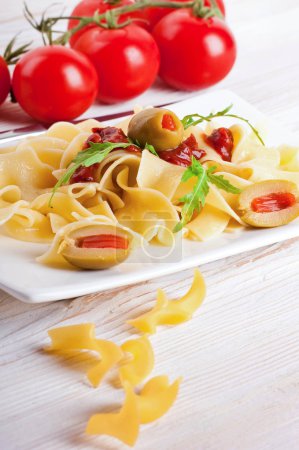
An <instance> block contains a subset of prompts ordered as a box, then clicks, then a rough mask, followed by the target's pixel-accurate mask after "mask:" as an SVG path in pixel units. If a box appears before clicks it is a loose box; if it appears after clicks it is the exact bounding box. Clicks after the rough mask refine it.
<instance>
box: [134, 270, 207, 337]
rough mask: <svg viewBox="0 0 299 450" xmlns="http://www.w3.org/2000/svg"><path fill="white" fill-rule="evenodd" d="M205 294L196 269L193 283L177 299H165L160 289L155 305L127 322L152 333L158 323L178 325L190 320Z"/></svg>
mask: <svg viewBox="0 0 299 450" xmlns="http://www.w3.org/2000/svg"><path fill="white" fill-rule="evenodd" d="M205 295H206V287H205V282H204V279H203V277H202V275H201V273H200V272H199V270H198V269H195V271H194V279H193V283H192V285H191V287H190V289H189V291H188V292H187V294H186V295H184V296H183V297H182V298H180V299H179V300H167V298H166V296H165V294H164V292H163V291H162V290H159V291H158V294H157V302H156V306H155V307H154V308H153V309H152V310H150V311H148V312H147V313H145V314H142V315H141V316H139V317H137V318H136V319H133V320H129V321H128V323H129V324H130V325H132V326H133V327H135V328H137V329H138V330H139V331H141V332H143V333H150V334H153V333H155V332H156V328H157V326H159V325H178V324H180V323H183V322H186V321H187V320H190V319H191V318H192V316H193V314H194V313H195V311H196V310H197V309H198V308H199V307H200V306H201V304H202V302H203V300H204V298H205Z"/></svg>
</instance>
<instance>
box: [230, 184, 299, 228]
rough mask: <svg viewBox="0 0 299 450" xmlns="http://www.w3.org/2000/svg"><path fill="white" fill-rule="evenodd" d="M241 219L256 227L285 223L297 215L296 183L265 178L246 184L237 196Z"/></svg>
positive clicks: (298, 199) (298, 206)
mask: <svg viewBox="0 0 299 450" xmlns="http://www.w3.org/2000/svg"><path fill="white" fill-rule="evenodd" d="M239 211H240V213H241V219H242V220H243V221H244V222H245V223H247V224H248V225H251V226H253V227H256V228H271V227H279V226H281V225H286V224H288V223H289V222H291V221H292V220H294V219H296V218H297V217H298V216H299V192H298V189H297V185H296V184H295V183H293V182H291V181H286V180H266V181H261V182H259V183H255V184H252V185H250V186H247V187H246V188H245V189H244V190H243V191H242V193H241V194H240V197H239Z"/></svg>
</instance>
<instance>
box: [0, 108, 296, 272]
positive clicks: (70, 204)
mask: <svg viewBox="0 0 299 450" xmlns="http://www.w3.org/2000/svg"><path fill="white" fill-rule="evenodd" d="M217 117H218V116H217ZM183 122H184V119H183V121H182V123H183ZM129 123H130V118H128V119H125V120H124V121H122V122H121V123H120V124H119V128H113V127H112V128H111V127H105V125H103V124H101V123H100V122H98V121H97V120H94V119H89V120H86V121H84V122H81V123H79V124H76V125H74V124H71V123H67V122H59V123H56V124H54V125H52V126H51V127H50V128H49V130H47V131H46V132H45V133H43V134H41V135H40V136H34V137H27V138H26V139H24V140H23V141H21V142H19V143H18V144H17V145H16V146H11V147H7V148H4V149H3V148H2V149H1V150H0V226H2V230H3V231H4V232H5V233H6V234H8V235H10V236H11V237H13V238H15V239H19V240H24V241H31V242H41V243H46V242H47V243H49V244H50V245H51V247H50V248H49V250H48V251H47V252H46V254H45V255H42V256H40V257H39V258H38V261H39V262H41V263H44V264H58V265H59V266H60V267H61V268H62V267H65V268H71V265H70V263H69V262H67V261H66V260H65V259H64V257H63V256H61V255H60V254H59V253H58V252H59V245H60V244H59V243H60V242H61V240H62V238H61V236H66V235H67V233H69V232H70V231H71V230H73V229H74V228H76V227H78V229H80V228H82V227H84V224H86V220H89V221H91V222H95V223H100V222H101V221H102V222H103V223H106V222H107V221H108V222H113V223H115V224H118V225H119V226H122V227H124V229H126V230H129V231H130V230H131V232H132V233H133V234H135V236H136V235H139V242H140V243H142V240H144V241H146V245H147V243H148V244H149V245H163V246H173V245H175V243H176V242H177V241H179V240H180V239H182V238H183V239H191V240H200V241H206V240H209V239H213V238H215V237H217V236H220V235H221V234H222V233H223V232H230V233H231V232H235V231H237V230H241V229H242V228H244V227H246V226H248V224H246V223H244V221H243V219H242V217H244V216H242V211H240V210H239V201H238V200H239V195H236V193H237V192H241V191H242V190H244V189H246V188H247V187H248V186H250V185H251V184H253V183H259V182H261V181H265V180H287V181H291V182H294V183H295V184H296V185H297V186H299V150H298V148H295V147H290V146H279V147H277V148H273V147H272V148H267V147H265V146H263V145H262V143H261V140H259V139H258V137H257V136H258V135H257V133H254V132H251V131H250V129H249V128H246V127H245V126H241V125H240V124H239V123H238V124H234V125H232V126H231V127H230V128H229V129H227V128H226V129H225V128H221V127H220V126H219V124H216V123H214V122H213V121H211V120H210V119H209V121H208V123H207V125H206V127H204V126H203V125H204V124H200V126H198V125H195V126H194V125H192V126H188V127H186V129H185V130H184V133H183V141H182V143H181V144H180V145H179V147H178V149H180V150H179V151H180V152H181V155H180V158H181V160H180V162H178V161H177V159H176V158H177V156H175V154H173V156H172V157H169V158H166V159H163V158H164V156H163V157H162V153H161V155H160V154H159V155H157V152H156V151H155V149H153V148H151V146H149V147H148V146H147V148H146V149H140V148H138V147H136V144H137V143H132V145H131V143H130V142H129V141H128V138H127V136H126V134H124V133H128V132H129V131H128V129H130V127H129V128H128V125H129ZM219 130H220V131H219ZM221 130H226V131H225V132H224V133H226V134H227V136H231V142H232V146H231V148H230V150H229V151H231V157H230V158H227V157H223V155H221V152H219V151H218V150H219V149H218V150H217V146H216V147H215V146H213V145H212V143H211V142H212V141H211V139H212V138H213V139H214V138H215V136H216V137H217V138H219V136H220V138H221V133H222V131H221ZM101 133H102V134H101ZM217 133H218V134H217ZM219 133H220V134H219ZM101 136H102V137H101ZM103 136H104V138H103ZM105 136H106V137H105ZM207 136H208V139H207ZM95 138H96V139H95ZM90 139H95V141H92V143H91V142H90ZM103 139H104V140H103ZM109 139H110V141H109ZM188 139H189V141H188ZM190 139H191V141H190ZM209 139H210V140H209ZM102 141H103V142H109V143H112V145H113V147H111V149H110V150H109V151H107V154H105V155H104V157H103V158H101V159H100V162H98V163H96V161H97V158H96V159H94V161H95V163H94V164H91V166H88V167H83V166H80V164H79V166H78V167H77V169H78V170H79V172H78V173H77V175H76V172H74V173H75V175H76V177H75V178H74V179H72V178H70V177H68V172H69V170H70V168H72V167H73V164H74V161H75V160H76V158H78V157H79V156H80V155H82V150H85V149H90V148H91V147H90V146H91V145H97V142H102ZM113 142H115V143H113ZM124 142H125V143H126V142H127V144H124ZM194 142H195V143H196V148H197V150H196V151H197V152H199V153H198V155H199V154H200V152H202V153H201V155H202V156H201V157H200V156H198V158H200V162H201V167H203V168H204V170H206V171H207V173H214V175H215V176H216V177H217V180H216V181H217V183H216V181H215V182H213V183H212V182H210V178H209V179H208V183H209V192H208V193H207V194H206V198H205V202H204V203H202V204H201V203H200V201H199V197H198V198H197V197H196V190H197V183H198V181H199V178H197V177H196V176H195V173H196V170H198V169H195V168H193V169H192V170H193V171H195V172H193V173H192V175H190V176H187V174H186V167H188V164H190V156H189V163H186V161H187V160H188V158H187V156H186V155H187V153H188V151H189V150H188V145H191V146H192V145H194ZM223 142H226V141H223ZM118 143H119V146H118ZM109 145H110V144H109ZM170 150H171V149H170ZM99 151H100V150H99ZM171 151H172V152H173V151H178V150H176V149H174V150H171ZM164 153H165V151H164ZM166 153H167V151H166ZM170 154H171V153H169V154H168V155H170ZM95 155H96V154H95ZM168 155H165V157H166V156H168ZM158 156H161V157H158ZM186 158H187V159H186ZM80 167H81V169H82V173H81V172H80V170H81V169H80ZM209 171H212V172H209ZM73 176H74V174H73ZM65 177H66V178H65ZM64 178H65V179H66V180H67V181H66V182H61V183H60V180H63V179H64ZM57 180H58V187H56V188H55V191H56V192H55V193H54V195H53V188H54V186H55V185H56V184H57ZM222 180H225V183H226V184H225V186H226V187H224V188H223V183H222ZM229 185H230V186H229ZM232 188H234V189H232ZM194 195H195V199H196V201H197V204H196V203H195V201H194V199H193V200H192V196H194ZM192 201H193V204H192ZM186 202H187V203H188V202H190V207H192V213H190V212H188V208H187V206H186ZM184 205H185V206H184ZM282 207H284V206H282ZM286 207H290V208H291V207H292V205H287V206H286ZM186 208H187V209H186ZM186 211H187V215H186V219H184V214H186ZM290 217H294V214H290ZM179 221H181V226H180V227H178V226H177V224H178V223H179ZM72 224H73V225H72ZM179 229H182V233H178V234H175V231H178V230H179ZM136 242H137V241H136ZM74 245H77V243H75V244H74ZM84 245H85V244H84ZM96 245H103V243H97V244H96ZM117 245H119V244H117ZM130 251H131V248H130V249H129V252H130Z"/></svg>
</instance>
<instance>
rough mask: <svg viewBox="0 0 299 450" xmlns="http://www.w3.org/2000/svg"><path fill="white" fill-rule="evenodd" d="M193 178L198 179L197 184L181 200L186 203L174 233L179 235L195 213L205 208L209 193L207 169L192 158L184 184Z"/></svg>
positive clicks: (183, 180) (183, 179)
mask: <svg viewBox="0 0 299 450" xmlns="http://www.w3.org/2000/svg"><path fill="white" fill-rule="evenodd" d="M192 177H197V182H196V184H195V185H194V188H193V190H192V191H191V192H189V193H188V194H186V195H184V196H183V197H182V198H180V199H179V201H180V202H182V203H184V206H183V208H182V211H181V220H180V222H178V223H177V224H176V226H175V227H174V229H173V231H174V233H177V232H178V231H180V230H181V229H182V228H183V227H184V226H185V225H186V224H187V223H188V222H190V220H191V219H192V216H193V213H194V212H195V211H200V209H201V208H203V206H204V204H205V200H206V196H207V195H208V193H209V184H208V177H207V172H206V170H205V168H204V167H203V166H202V165H201V164H200V162H199V161H197V159H196V158H194V156H192V162H191V166H189V167H188V168H187V169H186V170H185V172H184V173H183V175H182V180H181V181H182V182H183V183H185V182H186V181H188V180H189V179H190V178H192Z"/></svg>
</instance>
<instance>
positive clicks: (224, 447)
mask: <svg viewBox="0 0 299 450" xmlns="http://www.w3.org/2000/svg"><path fill="white" fill-rule="evenodd" d="M48 3H49V2H48V1H47V0H31V2H30V5H31V6H32V7H33V9H35V10H36V11H41V10H42V9H43V8H44V6H45V5H47V4H48ZM68 3H69V4H72V3H74V2H73V1H69V2H68ZM226 3H227V10H228V16H229V20H230V23H231V26H232V27H233V29H234V31H235V34H236V37H237V40H238V44H239V58H238V62H237V64H236V67H235V69H234V71H233V72H232V74H231V75H230V76H229V77H228V78H227V79H226V80H225V81H224V82H223V83H221V86H223V87H227V88H230V89H233V90H234V91H235V92H236V93H237V94H239V95H241V96H243V97H245V98H246V99H248V100H249V101H251V102H253V103H254V104H255V105H256V106H258V107H259V108H260V109H262V110H263V111H264V112H265V113H268V114H269V115H270V116H271V117H273V118H274V119H277V120H279V121H281V122H283V123H285V126H286V127H288V128H289V129H290V130H292V131H299V119H298V117H299V53H298V48H299V29H298V23H299V4H298V2H297V0H285V1H284V2H281V1H280V0H263V1H260V0H227V1H226ZM20 5H21V0H11V1H10V2H5V1H4V0H0V23H1V31H0V36H1V46H2V47H3V46H4V43H5V41H7V39H8V37H9V36H11V35H13V34H14V33H15V32H16V31H18V30H19V29H21V28H22V27H23V25H22V21H21V10H20ZM29 34H30V33H29V32H24V33H23V35H22V39H24V40H25V39H26V37H28V35H29ZM13 111H15V110H13ZM7 115H13V116H14V120H15V121H19V123H26V118H25V116H22V115H21V114H20V115H17V117H15V112H13V113H12V112H11V110H10V108H9V107H8V106H6V107H5V108H4V109H2V112H0V121H2V123H3V121H4V120H6V119H7ZM298 142H299V140H298ZM298 253H299V241H298V240H291V241H287V242H285V243H283V244H277V245H273V246H271V247H267V248H265V249H263V250H262V251H261V250H259V251H255V252H251V253H248V254H242V255H239V256H235V257H232V258H228V259H226V260H222V261H219V262H215V263H211V264H208V265H205V266H203V267H202V268H201V269H202V271H203V274H204V275H205V277H206V281H207V285H208V296H207V299H206V301H205V303H204V305H203V307H202V308H201V310H200V311H199V312H198V313H197V314H196V317H195V318H194V319H193V320H192V321H191V322H188V323H186V324H184V325H181V326H179V327H174V328H167V329H166V328H164V329H161V330H159V332H158V333H157V334H156V335H155V336H154V337H153V338H152V342H153V345H154V349H155V353H156V366H155V371H154V373H156V374H160V373H165V374H169V376H170V377H171V378H172V379H173V378H174V377H176V376H178V375H182V376H183V377H184V382H183V384H182V387H181V391H180V395H179V399H178V401H177V403H176V404H175V406H174V407H173V408H172V410H171V411H170V413H169V414H168V415H167V416H165V417H164V418H162V419H161V420H160V421H158V422H157V423H153V424H151V425H148V426H144V427H143V429H142V431H141V434H140V438H139V440H138V443H137V445H136V449H138V450H153V449H158V450H182V449H183V448H184V449H187V450H297V449H298V448H299V444H298V442H299V345H298V342H299V304H298V288H299V280H298V274H299V262H298ZM191 278H192V271H186V272H182V273H180V274H177V275H174V276H170V277H164V278H163V279H158V280H154V281H149V282H147V283H142V284H138V285H136V286H133V287H129V288H127V289H118V290H114V291H111V292H107V293H105V294H100V295H99V294H98V295H97V294H94V295H89V296H85V297H83V298H78V299H76V300H73V301H62V302H57V303H54V304H53V303H52V304H44V305H36V306H32V305H26V304H22V303H20V302H18V301H16V300H15V299H13V298H12V297H10V296H9V295H7V294H5V293H0V320H1V326H0V342H1V360H0V386H1V408H0V448H1V449H3V450H16V449H18V450H19V449H20V450H21V449H22V450H33V449H34V450H35V449H44V450H60V449H61V450H69V449H82V450H83V449H84V450H89V449H91V450H92V449H101V450H119V449H124V448H126V447H125V446H123V445H121V444H119V443H118V442H117V441H115V440H113V439H111V438H108V437H95V438H88V437H86V436H85V435H84V428H85V424H86V422H87V420H88V418H89V416H90V415H91V414H93V413H94V412H99V411H101V410H103V409H105V408H106V407H107V408H109V409H111V405H115V406H116V405H118V404H120V402H121V400H122V392H121V391H118V390H114V389H112V388H111V387H110V385H109V384H108V383H105V384H104V385H103V386H101V387H100V388H99V389H96V390H94V389H92V388H90V387H88V385H87V383H86V382H85V379H84V372H85V368H86V364H84V360H86V358H87V357H82V358H73V359H70V360H68V361H65V360H63V359H60V358H58V357H53V356H49V355H46V354H44V353H43V351H42V346H43V345H44V344H45V343H46V341H47V338H46V331H47V329H49V328H51V327H54V326H59V325H64V324H70V323H78V322H82V321H94V322H95V323H96V325H97V330H98V336H99V337H102V338H106V339H113V340H115V342H121V341H123V340H124V339H126V338H127V337H129V336H130V335H131V330H130V328H129V327H128V326H126V325H125V320H126V319H128V318H131V317H133V316H135V314H137V313H138V312H140V311H143V310H144V309H146V308H148V307H149V306H150V305H152V304H153V302H154V299H155V292H156V289H157V288H158V287H162V288H164V289H165V290H166V292H167V293H168V294H169V296H171V297H177V296H179V295H181V294H182V293H183V292H185V291H186V290H187V288H188V286H189V285H190V282H191Z"/></svg>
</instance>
